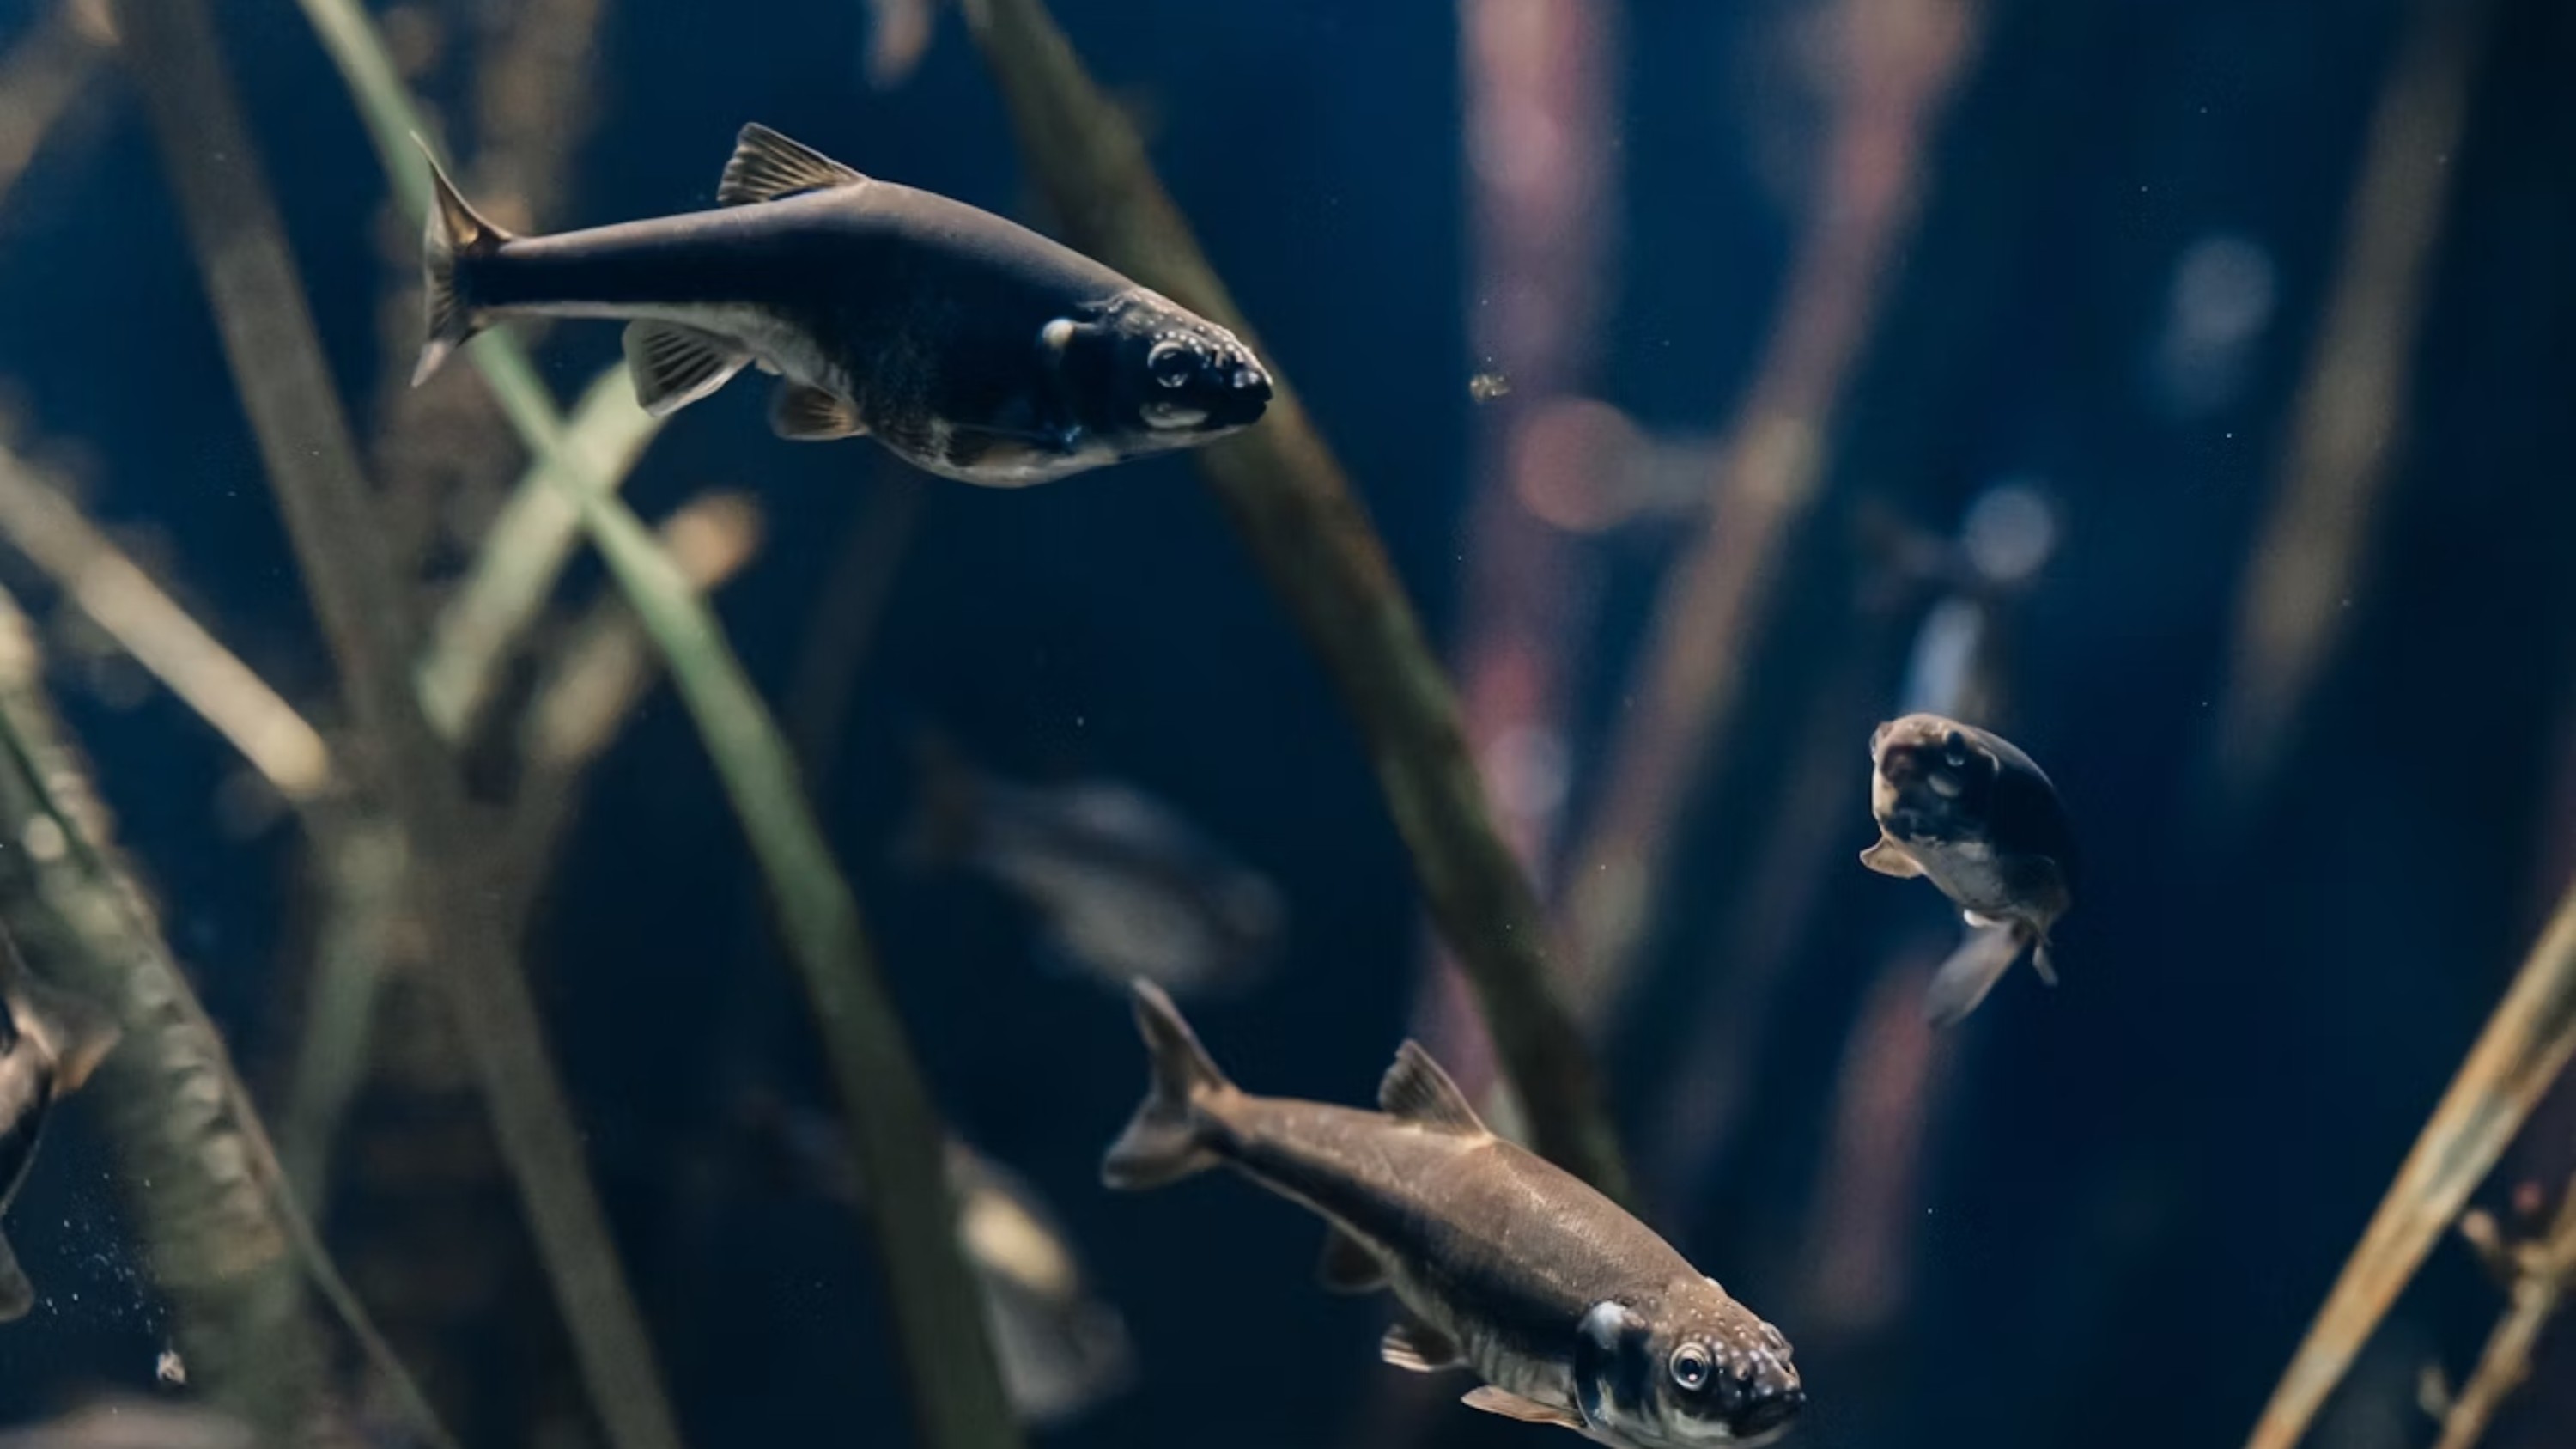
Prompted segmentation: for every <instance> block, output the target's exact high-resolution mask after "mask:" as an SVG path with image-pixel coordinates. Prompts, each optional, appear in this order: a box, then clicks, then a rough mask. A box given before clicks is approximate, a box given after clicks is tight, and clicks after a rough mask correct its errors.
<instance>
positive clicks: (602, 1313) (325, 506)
mask: <svg viewBox="0 0 2576 1449" xmlns="http://www.w3.org/2000/svg"><path fill="white" fill-rule="evenodd" d="M119 17H120V19H121V21H122V22H123V30H124V34H125V37H126V41H127V46H128V49H129V51H130V52H131V54H132V57H133V60H134V65H135V71H136V74H137V76H138V78H139V79H140V81H141V82H142V86H143V90H144V93H145V96H146V99H147V100H148V101H149V103H150V109H151V113H152V119H153V123H154V130H155V132H156V134H157V135H158V137H159V140H160V143H161V150H162V154H163V157H164V159H165V163H166V165H167V168H168V170H169V173H170V180H171V183H172V186H173V188H174V190H175V191H176V192H177V195H178V200H179V205H180V211H181V214H182V217H183V218H184V220H185V221H186V223H187V230H188V233H189V236H190V239H191V241H192V242H193V244H194V246H195V249H196V253H197V257H198V262H199V265H200V267H201V268H202V269H203V271H204V273H205V280H206V287H207V291H208V294H209V295H210V297H211V298H212V300H213V302H214V308H215V315H216V322H217V326H218V329H219V331H220V333H221V335H222V338H223V343H224V351H225V356H226V358H227V360H228V361H229V362H230V363H231V365H232V371H233V378H234V381H235V383H236V385H237V386H238V387H239V389H240V391H241V394H242V401H243V405H244V407H245V409H246V410H247V412H248V413H249V415H250V419H251V423H252V428H253V431H254V433H255V434H256V435H257V438H258V440H259V444H260V450H261V454H262V456H263V458H264V459H265V461H266V463H267V465H268V471H269V476H270V478H271V480H272V482H273V484H274V486H275V487H276V489H277V493H278V498H279V502H280V504H281V506H282V508H283V511H284V513H285V515H286V522H287V530H288V533H289V535H290V537H291V539H292V541H293V543H294V545H295V551H296V554H297V556H298V558H299V560H300V561H301V563H302V565H303V568H304V573H305V580H306V584H307V586H308V588H309V589H310V590H311V592H312V594H313V597H314V603H315V605H316V608H317V612H318V613H319V614H320V616H321V622H322V626H323V633H324V635H325V636H326V638H327V639H328V640H329V642H330V645H331V650H332V653H333V655H334V657H335V658H336V659H337V661H338V663H339V666H340V673H341V677H342V680H343V682H344V684H345V686H346V687H347V690H348V694H349V700H350V705H351V709H352V712H353V714H355V716H356V717H357V719H358V722H359V724H360V728H361V734H362V736H363V743H364V744H365V745H367V746H370V747H372V748H371V750H370V751H369V754H368V757H367V758H365V759H364V760H363V761H362V762H361V765H360V776H361V778H362V779H363V780H364V781H365V782H366V783H367V784H369V785H372V786H374V787H375V788H376V789H378V790H380V791H381V792H382V794H383V797H384V798H385V799H386V800H387V801H388V802H389V804H390V805H391V807H392V813H393V815H394V817H395V819H396V820H397V821H398V822H399V823H400V825H401V827H402V829H403V831H404V835H405V838H406V845H407V847H408V850H409V854H410V858H411V860H412V862H413V865H414V870H415V876H416V889H417V890H418V891H419V892H420V900H421V904H422V909H421V910H420V912H419V921H420V924H421V927H422V929H423V931H424V932H425V933H427V935H428V937H429V939H430V954H431V956H432V959H433V960H434V961H435V962H436V971H437V976H438V979H439V980H440V981H441V982H442V983H444V984H445V985H446V987H447V988H448V990H449V1000H450V1004H451V1007H452V1009H453V1010H454V1012H455V1014H456V1019H457V1023H458V1027H459V1034H460V1035H461V1036H462V1037H463V1039H464V1041H465V1044H466V1046H467V1049H468V1051H469V1052H470V1053H471V1054H472V1055H473V1058H474V1064H475V1068H476V1072H477V1076H478V1077H479V1079H480V1082H481V1085H482V1089H483V1095H484V1099H485V1102H486V1104H487V1106H488V1107H489V1109H490V1111H491V1113H492V1115H493V1123H494V1127H495V1129H496V1132H497V1135H498V1137H499V1140H500V1144H501V1149H502V1153H503V1155H504V1157H505V1158H506V1159H507V1161H508V1162H509V1164H510V1168H511V1171H512V1174H513V1176H514V1178H515V1179H516V1182H517V1185H518V1188H519V1191H520V1195H521V1200H522V1203H523V1205H524V1206H525V1208H526V1210H527V1213H528V1218H529V1222H530V1225H531V1227H532V1228H533V1230H534V1233H535V1237H536V1241H537V1245H538V1250H539V1255H540V1257H541V1259H542V1260H543V1262H544V1264H545V1267H546V1270H547V1273H548V1275H549V1277H550V1278H551V1280H552V1283H553V1286H554V1290H555V1295H556V1300H557V1303H558V1304H559V1306H560V1307H561V1309H562V1312H563V1315H564V1320H565V1323H566V1326H567V1327H568V1329H569V1330H570V1332H571V1335H572V1339H573V1343H574V1346H575V1352H576V1354H577V1355H578V1357H579V1359H580V1361H581V1365H582V1371H583V1376H584V1378H585V1380H586V1382H587V1385H588V1387H589V1390H590V1394H591V1400H592V1403H593V1406H594V1408H595V1409H596V1411H597V1412H598V1414H599V1416H600V1419H601V1421H602V1423H603V1424H605V1425H606V1426H607V1429H608V1432H609V1435H610V1437H611V1439H612V1440H613V1441H614V1442H615V1443H616V1444H617V1445H618V1446H619V1449H677V1446H678V1444H679V1443H680V1438H679V1431H678V1427H677V1425H676V1422H675V1420H674V1418H673V1415H672V1413H671V1410H670V1405H669V1402H668V1399H667V1397H666V1395H665V1394H664V1392H663V1389H662V1385H661V1380H660V1376H659V1374H658V1372H657V1371H656V1369H655V1366H654V1359H653V1351H652V1344H651V1341H650V1339H649V1338H648V1337H647V1336H646V1334H645V1331H644V1324H643V1316H642V1314H641V1313H640V1312H639V1311H638V1309H637V1307H636V1305H635V1301H634V1295H633V1293H632V1292H631V1291H630V1290H629V1289H628V1287H627V1284H626V1279H625V1274H624V1271H623V1270H622V1269H621V1268H620V1266H619V1264H618V1261H617V1255H616V1249H615V1238H614V1237H613V1235H612V1234H611V1233H610V1231H609V1226H608V1221H607V1215H606V1213H605V1212H604V1211H603V1210H602V1209H601V1206H600V1203H599V1199H598V1195H597V1193H596V1192H595V1191H594V1189H593V1188H592V1185H591V1182H590V1176H589V1172H588V1169H587V1168H586V1166H585V1164H584V1153H583V1146H582V1139H581V1134H580V1132H579V1130H578V1129H577V1128H576V1127H575V1125H574V1123H573V1118H572V1111H571V1107H570V1104H569V1103H568V1102H567V1101H566V1100H565V1097H564V1093H563V1087H562V1084H561V1083H560V1082H559V1081H558V1080H557V1079H556V1077H555V1073H554V1066H553V1063H552V1061H551V1060H550V1059H549V1058H548V1056H547V1054H546V1047H545V1040H544V1036H543V1033H542V1031H541V1030H540V1028H539V1025H538V1020H537V1012H536V1006H535V1002H534V1001H533V999H532V998H531V996H530V994H529V992H528V987H527V982H526V981H525V980H524V979H523V978H522V976H521V975H520V973H519V969H518V957H517V952H516V949H515V944H516V943H514V942H512V941H511V940H510V939H509V938H508V937H507V936H506V935H505V934H503V933H502V932H500V931H498V930H497V929H496V928H495V925H496V923H495V921H494V918H493V917H492V915H491V913H490V912H489V911H488V910H487V909H485V895H486V891H485V882H484V881H483V879H482V876H481V871H480V868H479V864H478V862H479V860H480V858H481V857H480V855H479V854H478V851H479V847H478V845H477V843H476V841H475V839H474V832H473V831H472V829H471V825H470V822H469V821H468V819H467V818H466V814H465V803H464V801H463V799H462V797H461V795H460V792H459V791H458V788H457V779H456V774H455V771H454V768H453V764H452V762H451V761H450V759H449V758H448V756H447V754H446V752H445V751H444V750H443V749H442V748H441V747H440V745H439V743H438V741H437V739H436V738H435V737H434V736H433V735H432V734H431V733H430V729H429V725H428V722H427V720H426V719H424V718H423V716H422V715H421V713H420V710H419V708H418V706H417V704H416V703H415V701H414V699H413V696H412V692H411V684H410V678H409V670H408V661H409V659H410V657H411V656H410V648H409V645H410V641H411V630H410V629H409V627H408V626H407V618H408V614H409V604H410V602H411V601H410V599H409V598H408V597H407V596H406V594H405V592H404V590H403V588H402V576H401V574H400V572H399V570H398V569H396V568H395V567H394V565H393V563H392V561H391V560H390V558H389V557H387V555H388V553H389V549H388V547H387V540H386V539H385V538H384V537H383V535H382V533H381V532H380V530H379V527H378V522H377V520H376V519H375V518H374V517H373V500H372V499H371V498H370V497H369V496H368V494H367V492H366V487H365V484H364V482H363V480H362V478H361V476H360V473H359V468H358V460H357V453H356V449H355V447H354V446H353V445H352V443H351V441H350V438H349V434H348V430H347V426H346V423H345V422H344V420H343V419H342V417H341V413H340V408H339V405H338V399H337V396H336V394H335V392H334V390H333V387H332V383H331V375H330V372H329V370H328V368H327V367H325V365H324V364H323V360H322V354H321V347H320V343H319V340H318V339H317V338H316V337H315V335H314V331H313V323H312V319H311V317H310V315H309V314H308V313H307V311H306V308H305V302H304V293H303V288H302V286H301V284H300V282H299V281H298V279H297V277H296V275H295V270H294V263H293V261H292V259H291V258H290V257H289V256H288V255H287V251H286V245H285V240H284V237H283V235H282V233H281V230H280V227H279V224H278V220H277V214H276V209H275V205H274V203H273V202H272V201H271V199H270V196H269V192H268V185H267V181H266V179H265V178H264V177H263V176H262V175H261V174H260V170H259V167H258V163H257V156H256V153H255V151H254V150H253V149H252V144H251V138H250V135H249V133H248V130H247V128H246V127H245V126H244V125H243V124H242V119H241V115H240V112H239V107H238V104H237V102H236V101H235V99H234V97H233V94H232V88H231V81H230V79H229V77H228V76H227V75H226V74H225V72H224V66H223V60H222V56H221V53H220V51H219V50H218V49H217V40H216V35H215V31H214V27H213V24H212V19H211V16H210V15H209V13H208V11H207V8H206V6H205V4H204V0H141V3H136V0H129V3H126V4H124V5H123V6H122V7H121V8H120V11H119Z"/></svg>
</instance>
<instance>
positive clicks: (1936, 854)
mask: <svg viewBox="0 0 2576 1449" xmlns="http://www.w3.org/2000/svg"><path fill="white" fill-rule="evenodd" d="M1869 757H1870V792H1869V797H1870V798H1869V803H1870V813H1871V814H1872V815H1874V816H1876V817H1877V819H1878V829H1879V837H1878V843H1877V844H1876V845H1873V846H1871V847H1870V848H1869V849H1867V850H1864V851H1862V852H1861V855H1860V860H1861V864H1863V865H1866V866H1868V867H1869V868H1870V869H1871V870H1874V871H1877V872H1878V873H1879V874H1881V875H1889V876H1897V877H1900V878H1902V877H1906V876H1918V875H1919V876H1921V877H1923V878H1924V879H1926V880H1929V881H1930V882H1932V884H1933V885H1934V886H1936V887H1938V888H1939V890H1940V892H1941V894H1943V895H1945V896H1948V897H1949V898H1950V900H1951V901H1952V902H1953V903H1954V904H1956V905H1957V906H1958V907H1959V909H1960V912H1961V913H1962V915H1964V916H1965V918H1966V920H1967V923H1968V925H1969V926H1970V927H1971V928H1972V929H1971V932H1970V935H1969V937H1968V940H1967V942H1966V943H1965V944H1963V945H1962V946H1960V947H1959V949H1958V950H1957V951H1956V952H1954V953H1952V955H1951V957H1950V959H1949V960H1948V961H1947V962H1945V963H1943V965H1942V967H1941V970H1940V972H1939V973H1938V974H1937V975H1935V976H1934V977H1933V980H1932V990H1931V995H1930V999H1929V1000H1928V1001H1927V1002H1926V1006H1925V1009H1926V1012H1927V1013H1928V1014H1929V1016H1930V1017H1931V1019H1932V1022H1933V1024H1934V1025H1936V1026H1948V1025H1950V1024H1952V1023H1954V1022H1956V1021H1958V1020H1959V1019H1960V1018H1962V1017H1964V1016H1966V1015H1967V1014H1968V1013H1969V1012H1971V1011H1973V1010H1975V1009H1976V1006H1977V1003H1978V1002H1980V1001H1983V1000H1985V997H1986V993H1987V992H1988V991H1990V990H1992V989H1993V988H1994V984H1995V983H1996V982H1997V981H1999V980H2001V979H2002V978H2003V974H2004V973H2005V972H2006V971H2009V970H2011V969H2012V964H2013V963H2014V962H2015V961H2018V960H2020V959H2021V957H2022V953H2023V952H2024V951H2028V952H2029V953H2030V958H2031V965H2032V966H2033V967H2035V968H2037V970H2038V971H2039V974H2040V978H2041V979H2042V980H2044V981H2047V982H2048V983H2049V984H2050V985H2052V986H2053V985H2055V984H2056V983H2057V971H2056V968H2055V964H2054V963H2053V962H2052V961H2051V960H2050V957H2049V939H2048V933H2049V930H2050V928H2051V927H2053V926H2055V925H2056V924H2057V920H2058V918H2059V917H2060V916H2063V915H2065V914H2066V912H2067V910H2068V909H2069V908H2070V907H2072V906H2073V905H2074V904H2075V874H2076V852H2075V832H2074V829H2073V827H2072V826H2071V825H2069V824H2068V822H2067V818H2066V805H2065V802H2064V801H2062V800H2060V799H2059V798H2058V795H2057V787H2056V786H2055V785H2054V784H2052V783H2050V781H2049V778H2048V776H2047V774H2046V773H2044V772H2043V771H2042V770H2041V769H2040V768H2039V766H2038V765H2036V764H2034V763H2032V761H2031V758H2030V756H2028V755H2025V754H2023V753H2022V752H2021V751H2020V750H2019V749H2017V748H2015V747H2014V746H2013V744H2012V742H2010V741H2009V740H2006V739H2004V738H2003V737H2002V736H2000V735H1996V734H1993V733H1990V732H1988V731H1986V730H1981V729H1979V728H1977V727H1976V726H1975V725H1967V724H1961V723H1959V722H1958V721H1956V720H1952V719H1945V718H1943V717H1942V716H1940V715H1937V714H1909V715H1907V716H1905V717H1904V718H1903V719H1897V720H1890V721H1889V722H1887V723H1886V724H1883V725H1880V726H1879V727H1878V729H1877V730H1876V731H1875V732H1874V733H1872V734H1871V735H1870V738H1869Z"/></svg>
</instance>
